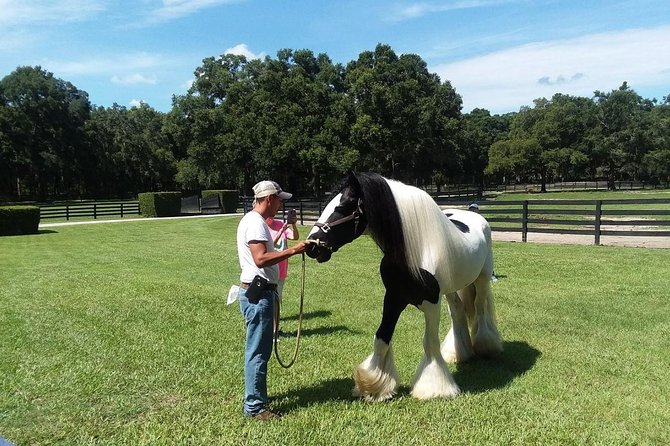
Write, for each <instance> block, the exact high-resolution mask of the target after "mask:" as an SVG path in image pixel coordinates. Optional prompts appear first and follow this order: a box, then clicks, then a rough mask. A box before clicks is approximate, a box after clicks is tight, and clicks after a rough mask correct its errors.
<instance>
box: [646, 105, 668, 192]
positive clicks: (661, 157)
mask: <svg viewBox="0 0 670 446" xmlns="http://www.w3.org/2000/svg"><path fill="white" fill-rule="evenodd" d="M649 122H650V139H651V147H652V148H651V150H650V151H649V153H647V154H646V155H644V158H643V163H642V164H643V172H644V174H645V175H646V177H647V178H648V179H650V180H651V181H653V182H654V183H661V182H664V183H666V184H667V183H668V182H670V96H668V97H666V98H665V100H664V101H663V103H662V104H661V105H656V106H655V107H654V108H653V109H652V110H651V113H650V116H649Z"/></svg>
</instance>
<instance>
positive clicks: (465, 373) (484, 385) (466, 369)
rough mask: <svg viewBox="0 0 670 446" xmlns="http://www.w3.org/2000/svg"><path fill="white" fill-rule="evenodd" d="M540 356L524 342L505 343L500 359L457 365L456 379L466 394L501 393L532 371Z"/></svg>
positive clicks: (475, 360)
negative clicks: (496, 390)
mask: <svg viewBox="0 0 670 446" xmlns="http://www.w3.org/2000/svg"><path fill="white" fill-rule="evenodd" d="M540 355H541V353H540V351H539V350H537V349H535V348H533V347H531V346H530V345H528V344H527V343H525V342H519V341H512V342H505V343H504V350H503V353H502V355H500V357H498V358H492V359H484V358H475V359H472V360H470V361H468V362H466V363H464V364H458V366H457V368H456V371H455V372H454V379H455V380H456V382H457V383H458V385H459V386H460V388H461V390H462V391H464V392H469V393H479V392H485V391H487V390H491V389H500V388H503V387H505V386H507V385H508V384H509V383H511V382H512V381H514V379H515V378H517V377H519V376H521V375H523V374H525V373H526V372H527V371H528V370H530V369H531V368H532V367H533V365H535V362H536V361H537V358H539V357H540Z"/></svg>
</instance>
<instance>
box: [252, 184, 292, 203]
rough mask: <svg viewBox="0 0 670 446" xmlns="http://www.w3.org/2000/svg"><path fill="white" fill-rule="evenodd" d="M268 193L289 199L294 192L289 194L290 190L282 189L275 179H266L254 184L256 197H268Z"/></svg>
mask: <svg viewBox="0 0 670 446" xmlns="http://www.w3.org/2000/svg"><path fill="white" fill-rule="evenodd" d="M268 195H277V196H278V197H279V198H281V199H282V200H288V199H289V198H291V197H292V196H293V194H289V193H288V192H284V191H283V190H281V187H280V186H279V184H277V183H275V182H274V181H267V180H266V181H260V182H258V183H256V185H255V186H254V197H255V198H262V197H267V196H268Z"/></svg>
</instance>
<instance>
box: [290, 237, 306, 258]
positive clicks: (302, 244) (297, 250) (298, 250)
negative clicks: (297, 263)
mask: <svg viewBox="0 0 670 446" xmlns="http://www.w3.org/2000/svg"><path fill="white" fill-rule="evenodd" d="M309 243H310V242H308V241H307V240H301V241H299V242H298V243H297V244H296V245H295V246H294V247H292V248H291V250H292V251H293V255H295V254H302V253H303V252H305V250H306V249H307V245H309Z"/></svg>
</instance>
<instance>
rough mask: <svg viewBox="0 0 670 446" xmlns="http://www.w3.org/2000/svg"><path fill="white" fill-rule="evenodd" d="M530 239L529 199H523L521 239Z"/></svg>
mask: <svg viewBox="0 0 670 446" xmlns="http://www.w3.org/2000/svg"><path fill="white" fill-rule="evenodd" d="M527 240H528V200H523V217H522V218H521V241H522V242H524V243H525V242H526V241H527Z"/></svg>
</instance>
